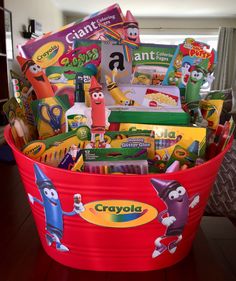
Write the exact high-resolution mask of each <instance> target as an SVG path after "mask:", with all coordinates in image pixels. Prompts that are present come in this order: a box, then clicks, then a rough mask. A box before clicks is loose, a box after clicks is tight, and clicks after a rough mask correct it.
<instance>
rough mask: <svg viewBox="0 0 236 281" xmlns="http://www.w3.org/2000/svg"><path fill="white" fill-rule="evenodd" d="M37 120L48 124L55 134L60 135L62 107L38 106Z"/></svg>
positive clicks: (42, 104)
mask: <svg viewBox="0 0 236 281" xmlns="http://www.w3.org/2000/svg"><path fill="white" fill-rule="evenodd" d="M39 118H40V119H41V120H43V121H44V122H45V123H47V124H49V125H50V126H51V128H52V129H53V131H54V132H55V133H56V134H59V133H61V118H62V107H61V106H60V105H52V106H50V105H48V104H47V103H41V104H39Z"/></svg>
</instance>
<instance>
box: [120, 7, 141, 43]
mask: <svg viewBox="0 0 236 281" xmlns="http://www.w3.org/2000/svg"><path fill="white" fill-rule="evenodd" d="M124 29H125V37H126V39H128V40H130V41H133V42H135V43H140V39H139V27H138V22H137V21H136V20H135V18H134V17H133V15H132V13H131V12H130V11H129V10H128V11H127V13H126V17H125V22H124Z"/></svg>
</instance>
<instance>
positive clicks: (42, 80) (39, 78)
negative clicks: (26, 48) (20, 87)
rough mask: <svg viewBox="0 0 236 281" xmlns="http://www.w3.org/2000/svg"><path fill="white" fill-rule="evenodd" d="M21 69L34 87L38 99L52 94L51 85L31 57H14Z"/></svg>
mask: <svg viewBox="0 0 236 281" xmlns="http://www.w3.org/2000/svg"><path fill="white" fill-rule="evenodd" d="M16 58H17V60H18V62H19V64H20V67H21V70H22V72H23V74H24V75H25V77H26V78H27V79H28V80H29V82H30V83H31V85H32V86H33V88H34V91H35V94H36V96H37V98H38V99H44V98H49V97H53V96H54V92H53V90H52V86H51V84H50V82H49V80H48V78H47V76H46V75H45V73H44V72H43V70H42V68H41V67H40V66H39V65H37V64H36V63H35V62H34V61H33V60H31V59H25V58H22V57H20V56H17V57H16Z"/></svg>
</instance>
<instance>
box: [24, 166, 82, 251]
mask: <svg viewBox="0 0 236 281" xmlns="http://www.w3.org/2000/svg"><path fill="white" fill-rule="evenodd" d="M34 173H35V178H36V184H37V186H38V189H39V192H40V194H41V197H42V201H41V200H39V199H38V198H36V197H33V196H32V195H31V194H29V193H28V197H29V200H30V202H31V203H32V204H34V202H37V203H39V204H40V205H41V206H43V207H44V213H45V224H46V235H45V236H46V242H47V244H48V246H51V245H52V244H53V242H55V244H56V249H57V250H58V251H60V252H67V251H69V249H68V248H67V247H66V246H65V245H63V244H62V243H61V239H62V237H63V233H64V225H63V216H65V215H66V216H74V215H76V214H79V213H81V212H83V211H84V206H83V204H82V202H79V203H78V202H77V201H76V200H75V198H76V196H80V194H75V195H74V210H73V211H72V212H64V211H63V210H62V207H61V202H60V199H59V196H58V193H57V191H56V189H55V187H54V185H53V183H52V181H51V180H50V179H49V178H48V177H47V176H46V175H45V174H44V172H43V171H42V170H41V169H40V168H39V166H38V165H37V164H34ZM80 198H81V196H80Z"/></svg>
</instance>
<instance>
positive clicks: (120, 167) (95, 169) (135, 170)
mask: <svg viewBox="0 0 236 281" xmlns="http://www.w3.org/2000/svg"><path fill="white" fill-rule="evenodd" d="M83 154H84V171H85V172H88V173H95V174H140V175H143V174H147V173H148V162H147V160H146V159H147V150H146V149H138V148H125V149H121V148H108V149H107V148H104V149H85V150H84V153H83Z"/></svg>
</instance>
